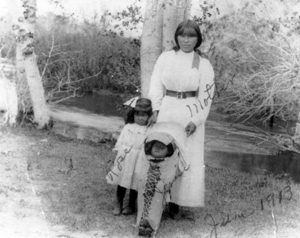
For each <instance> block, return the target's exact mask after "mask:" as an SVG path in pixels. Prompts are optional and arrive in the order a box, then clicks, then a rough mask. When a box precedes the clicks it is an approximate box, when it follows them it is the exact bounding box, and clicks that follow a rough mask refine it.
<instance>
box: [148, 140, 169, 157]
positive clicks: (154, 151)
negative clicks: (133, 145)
mask: <svg viewBox="0 0 300 238" xmlns="http://www.w3.org/2000/svg"><path fill="white" fill-rule="evenodd" d="M167 154H168V147H167V146H166V145H165V144H163V143H161V142H159V141H155V142H154V144H153V145H152V148H151V155H152V156H153V157H154V158H165V157H166V156H167Z"/></svg>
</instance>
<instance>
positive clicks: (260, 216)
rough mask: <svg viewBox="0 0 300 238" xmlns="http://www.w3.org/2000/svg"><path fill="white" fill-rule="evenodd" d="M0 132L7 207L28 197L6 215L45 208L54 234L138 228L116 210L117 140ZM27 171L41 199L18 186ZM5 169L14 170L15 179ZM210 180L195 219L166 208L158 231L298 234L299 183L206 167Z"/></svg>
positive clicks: (107, 233)
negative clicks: (113, 168)
mask: <svg viewBox="0 0 300 238" xmlns="http://www.w3.org/2000/svg"><path fill="white" fill-rule="evenodd" d="M0 135H1V137H0V138H2V139H0V150H1V154H0V155H1V160H2V161H4V160H3V159H5V161H6V162H5V164H6V165H7V166H8V167H6V168H4V167H3V168H2V167H0V169H1V168H2V169H1V170H2V171H0V172H1V174H2V176H1V177H2V178H1V180H0V181H1V182H0V184H1V194H2V195H3V194H6V195H5V198H6V199H4V200H3V199H1V204H2V205H3V206H2V207H5V204H6V205H7V204H8V203H9V202H12V200H11V199H13V198H14V197H18V196H16V195H20V194H21V195H22V196H21V197H22V199H23V202H20V201H21V200H20V201H16V202H17V203H18V204H19V208H18V213H8V212H7V213H5V212H4V210H3V209H2V210H0V215H1V214H2V215H5V217H6V219H7V218H10V216H13V217H15V216H19V217H18V221H19V222H20V223H22V222H23V221H25V218H26V217H28V216H29V215H30V214H38V213H39V210H42V211H43V213H44V214H45V217H44V218H45V220H46V221H47V222H48V224H49V229H50V231H51V234H54V235H55V236H53V237H71V238H76V237H81V238H82V237H83V238H84V237H136V236H137V230H136V228H135V227H134V224H135V217H134V216H129V217H125V216H120V217H115V216H113V215H112V208H113V199H114V194H115V190H114V189H115V188H114V187H112V186H110V185H108V184H106V181H105V175H106V173H107V171H108V169H109V167H110V165H111V164H112V161H113V159H114V154H113V153H112V152H111V147H112V145H110V144H93V143H90V142H84V141H78V140H69V139H65V138H63V137H58V136H56V135H53V134H52V133H51V132H50V133H49V132H47V131H36V130H34V129H29V128H17V129H9V130H2V131H0ZM17 155H18V156H17ZM70 161H72V165H71V163H70ZM22 163H25V165H22ZM21 165H22V166H21ZM7 168H10V169H9V170H8V169H7ZM26 168H27V170H26ZM26 171H27V172H28V174H29V177H30V181H31V185H32V186H33V187H34V189H35V191H36V197H38V198H39V200H40V206H29V205H28V203H29V201H31V200H32V194H31V195H29V193H26V192H24V191H23V190H22V189H16V188H22V187H24V186H23V185H24V184H22V183H25V181H24V180H22V179H20V178H19V176H21V175H22V174H24V173H25V172H26ZM7 173H15V174H14V176H11V177H10V179H11V181H10V180H8V179H7V176H5V174H7ZM3 178H6V179H3ZM206 188H207V189H206V206H205V207H204V208H194V209H192V210H193V212H194V215H195V219H194V220H193V221H191V220H187V219H184V218H182V219H180V220H172V219H170V218H168V217H167V216H164V218H163V220H162V223H161V226H160V229H159V231H158V234H157V237H162V238H169V237H172V238H173V237H178V238H179V237H180V238H181V237H197V238H200V237H218V238H223V237H245V238H246V237H263V238H265V237H282V238H283V237H289V238H290V237H298V236H297V234H300V209H299V205H298V201H299V197H300V186H299V184H294V183H293V182H292V181H291V180H290V179H289V178H288V177H285V176H282V177H276V178H275V177H272V176H269V175H258V174H248V173H240V172H238V171H233V170H229V169H217V168H210V167H207V168H206ZM273 195H274V196H273ZM3 196H4V195H3ZM272 197H274V199H273V200H272ZM10 200H11V201H10ZM20 204H23V205H22V206H20ZM262 204H263V210H262ZM33 211H36V212H35V213H34V212H33ZM20 214H23V215H22V216H21V215H20ZM2 215H1V216H0V217H2ZM0 220H1V218H0ZM41 229H42V228H41ZM0 234H1V231H0ZM1 237H2V236H1ZM15 237H18V236H15ZM20 237H21V236H20ZM50 237H51V238H52V236H50Z"/></svg>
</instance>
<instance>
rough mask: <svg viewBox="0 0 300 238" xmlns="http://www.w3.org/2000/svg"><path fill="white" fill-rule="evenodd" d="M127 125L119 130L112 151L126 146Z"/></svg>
mask: <svg viewBox="0 0 300 238" xmlns="http://www.w3.org/2000/svg"><path fill="white" fill-rule="evenodd" d="M127 137H128V125H125V126H124V127H123V129H122V130H121V133H120V135H119V138H118V140H117V142H116V144H115V146H114V148H113V151H119V150H120V149H121V148H122V146H124V145H125V144H126V142H127V141H128V138H127Z"/></svg>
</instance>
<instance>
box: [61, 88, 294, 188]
mask: <svg viewBox="0 0 300 238" xmlns="http://www.w3.org/2000/svg"><path fill="white" fill-rule="evenodd" d="M62 104H63V105H65V106H68V107H77V108H80V109H85V110H87V111H90V112H91V113H97V114H102V115H105V116H108V117H109V116H121V117H123V116H124V113H125V110H124V108H123V106H122V104H123V100H122V97H121V96H120V95H118V94H108V93H104V94H101V93H93V94H88V95H85V96H82V97H78V98H71V99H70V100H67V101H65V102H63V103H62ZM211 119H212V120H213V119H214V118H211ZM237 146H239V145H237ZM205 163H206V165H207V166H210V167H217V168H230V169H235V170H238V171H241V172H250V173H258V174H273V175H276V176H281V175H284V176H286V175H288V176H290V177H291V178H292V179H293V180H294V181H295V182H297V183H300V155H299V154H297V153H294V152H290V151H283V152H280V153H278V154H277V155H261V154H257V153H253V154H249V153H238V152H224V151H206V152H205Z"/></svg>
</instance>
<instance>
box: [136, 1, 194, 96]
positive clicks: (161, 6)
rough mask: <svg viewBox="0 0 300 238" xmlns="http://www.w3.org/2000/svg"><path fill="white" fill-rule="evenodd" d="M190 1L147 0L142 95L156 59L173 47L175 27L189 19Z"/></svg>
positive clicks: (143, 44) (145, 90)
mask: <svg viewBox="0 0 300 238" xmlns="http://www.w3.org/2000/svg"><path fill="white" fill-rule="evenodd" d="M190 9H191V0H147V2H146V7H145V17H144V25H143V31H142V39H141V41H142V45H141V85H142V95H143V96H146V95H147V94H148V90H149V83H150V77H151V73H152V70H153V67H154V64H155V61H156V59H157V58H158V56H159V55H160V54H161V52H162V51H164V50H170V49H171V48H172V47H173V46H174V32H175V29H176V27H177V25H178V24H179V23H180V22H181V21H183V20H184V19H187V18H188V17H190Z"/></svg>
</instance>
